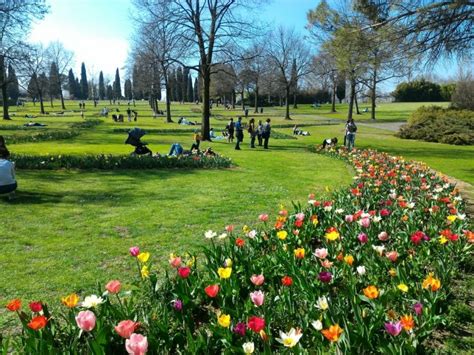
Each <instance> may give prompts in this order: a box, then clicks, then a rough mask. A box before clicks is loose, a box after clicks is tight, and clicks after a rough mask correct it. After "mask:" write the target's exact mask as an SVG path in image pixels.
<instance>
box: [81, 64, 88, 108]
mask: <svg viewBox="0 0 474 355" xmlns="http://www.w3.org/2000/svg"><path fill="white" fill-rule="evenodd" d="M80 84H81V99H82V100H87V98H88V96H89V84H88V83H87V74H86V66H85V64H84V62H83V63H82V64H81V82H80Z"/></svg>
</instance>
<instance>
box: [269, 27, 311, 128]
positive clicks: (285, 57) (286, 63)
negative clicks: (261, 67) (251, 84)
mask: <svg viewBox="0 0 474 355" xmlns="http://www.w3.org/2000/svg"><path fill="white" fill-rule="evenodd" d="M267 53H268V56H269V59H270V61H271V63H272V65H274V66H275V67H276V68H277V70H278V72H279V80H280V82H281V84H282V85H283V86H284V88H285V98H286V114H285V119H286V120H291V117H290V94H291V90H292V88H294V86H295V84H296V83H295V81H297V80H299V79H300V78H302V77H304V76H306V75H308V74H309V73H310V72H311V71H312V66H311V61H312V57H311V54H310V51H309V49H308V48H307V47H306V45H305V42H304V41H303V40H302V39H301V36H298V35H297V34H296V32H295V31H294V30H288V29H285V28H283V27H279V28H278V29H277V30H276V31H275V32H274V34H273V35H272V36H271V40H270V44H269V48H268V50H267ZM293 64H294V65H295V67H294V71H292V67H293ZM292 74H293V75H292Z"/></svg>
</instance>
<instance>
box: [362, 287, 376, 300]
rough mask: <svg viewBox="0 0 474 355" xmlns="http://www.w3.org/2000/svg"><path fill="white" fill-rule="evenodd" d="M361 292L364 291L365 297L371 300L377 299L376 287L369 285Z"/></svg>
mask: <svg viewBox="0 0 474 355" xmlns="http://www.w3.org/2000/svg"><path fill="white" fill-rule="evenodd" d="M363 291H364V295H365V297H367V298H370V299H371V300H373V299H375V298H377V297H379V290H378V289H377V287H375V286H373V285H370V286H368V287H366V288H364V290H363Z"/></svg>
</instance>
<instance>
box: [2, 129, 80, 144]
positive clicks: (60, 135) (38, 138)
mask: <svg viewBox="0 0 474 355" xmlns="http://www.w3.org/2000/svg"><path fill="white" fill-rule="evenodd" d="M79 134H81V132H80V131H78V130H71V131H45V132H35V133H32V134H23V135H11V136H8V135H7V136H4V137H5V139H6V141H7V142H8V143H11V144H15V143H31V142H44V141H56V140H62V139H71V138H74V137H76V136H78V135H79Z"/></svg>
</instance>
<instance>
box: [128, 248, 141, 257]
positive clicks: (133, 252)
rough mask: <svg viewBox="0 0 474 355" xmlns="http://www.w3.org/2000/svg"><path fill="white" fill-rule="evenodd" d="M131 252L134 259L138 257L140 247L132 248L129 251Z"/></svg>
mask: <svg viewBox="0 0 474 355" xmlns="http://www.w3.org/2000/svg"><path fill="white" fill-rule="evenodd" d="M129 252H130V255H131V256H133V257H137V256H138V254H140V248H138V247H131V248H130V249H129Z"/></svg>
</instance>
